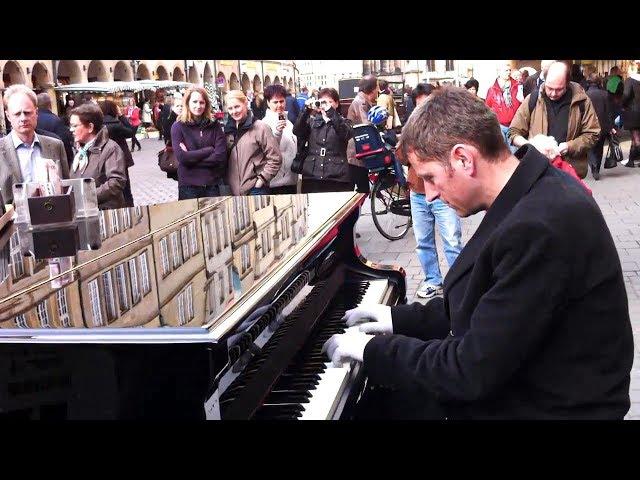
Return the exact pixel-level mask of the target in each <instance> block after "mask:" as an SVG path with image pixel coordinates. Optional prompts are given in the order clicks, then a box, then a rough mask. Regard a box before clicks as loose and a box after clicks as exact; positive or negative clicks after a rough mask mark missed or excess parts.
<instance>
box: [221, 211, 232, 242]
mask: <svg viewBox="0 0 640 480" xmlns="http://www.w3.org/2000/svg"><path fill="white" fill-rule="evenodd" d="M223 208H226V207H223ZM224 212H225V210H222V211H220V222H221V223H222V231H223V233H224V246H225V247H228V246H229V237H230V235H229V224H228V223H227V222H226V221H225V215H224Z"/></svg>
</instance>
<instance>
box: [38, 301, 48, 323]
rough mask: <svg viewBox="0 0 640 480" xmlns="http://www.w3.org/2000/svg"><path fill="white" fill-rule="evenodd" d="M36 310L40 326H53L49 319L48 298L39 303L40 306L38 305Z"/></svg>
mask: <svg viewBox="0 0 640 480" xmlns="http://www.w3.org/2000/svg"><path fill="white" fill-rule="evenodd" d="M36 312H37V314H38V321H39V322H40V326H41V327H42V328H51V323H50V320H49V310H48V309H47V301H46V300H44V301H42V302H40V303H39V304H38V306H37V307H36Z"/></svg>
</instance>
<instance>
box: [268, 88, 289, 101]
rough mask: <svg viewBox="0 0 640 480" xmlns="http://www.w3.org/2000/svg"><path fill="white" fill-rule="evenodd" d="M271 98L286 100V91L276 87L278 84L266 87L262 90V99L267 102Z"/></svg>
mask: <svg viewBox="0 0 640 480" xmlns="http://www.w3.org/2000/svg"><path fill="white" fill-rule="evenodd" d="M273 97H282V98H286V97H287V89H286V88H284V87H283V86H282V85H278V84H271V85H268V86H267V87H265V89H264V99H265V100H266V101H267V102H268V101H269V100H271V99H272V98H273Z"/></svg>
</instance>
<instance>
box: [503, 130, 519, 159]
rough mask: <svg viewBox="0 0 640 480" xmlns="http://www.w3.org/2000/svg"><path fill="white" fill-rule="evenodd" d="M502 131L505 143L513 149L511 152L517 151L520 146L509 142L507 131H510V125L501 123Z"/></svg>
mask: <svg viewBox="0 0 640 480" xmlns="http://www.w3.org/2000/svg"><path fill="white" fill-rule="evenodd" d="M500 131H501V132H502V136H503V137H504V143H506V144H507V146H508V147H509V149H510V150H511V153H513V152H515V151H516V150H517V149H518V147H516V146H515V145H511V144H510V143H509V136H508V135H507V132H508V131H509V127H505V126H504V125H502V124H501V125H500Z"/></svg>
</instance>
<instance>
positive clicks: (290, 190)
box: [269, 185, 298, 195]
mask: <svg viewBox="0 0 640 480" xmlns="http://www.w3.org/2000/svg"><path fill="white" fill-rule="evenodd" d="M269 189H270V190H271V195H285V194H295V193H297V189H298V186H297V185H283V186H281V187H269Z"/></svg>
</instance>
